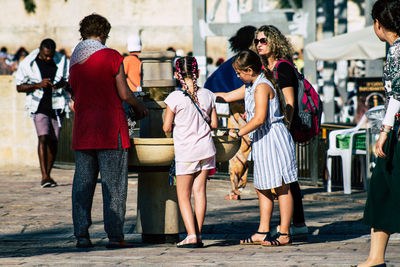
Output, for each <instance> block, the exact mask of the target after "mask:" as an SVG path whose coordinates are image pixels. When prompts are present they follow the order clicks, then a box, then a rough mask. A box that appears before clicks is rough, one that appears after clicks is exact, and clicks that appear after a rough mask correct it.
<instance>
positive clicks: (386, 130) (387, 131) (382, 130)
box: [379, 124, 392, 133]
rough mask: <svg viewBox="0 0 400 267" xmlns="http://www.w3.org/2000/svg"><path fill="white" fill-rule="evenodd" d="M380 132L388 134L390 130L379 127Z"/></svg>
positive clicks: (382, 126)
mask: <svg viewBox="0 0 400 267" xmlns="http://www.w3.org/2000/svg"><path fill="white" fill-rule="evenodd" d="M379 130H380V131H381V132H384V133H390V131H391V130H392V129H391V128H386V127H385V125H383V124H382V125H381V128H380V129H379Z"/></svg>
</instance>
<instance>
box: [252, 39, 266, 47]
mask: <svg viewBox="0 0 400 267" xmlns="http://www.w3.org/2000/svg"><path fill="white" fill-rule="evenodd" d="M258 43H261V44H263V45H265V44H267V38H260V39H254V44H255V45H258Z"/></svg>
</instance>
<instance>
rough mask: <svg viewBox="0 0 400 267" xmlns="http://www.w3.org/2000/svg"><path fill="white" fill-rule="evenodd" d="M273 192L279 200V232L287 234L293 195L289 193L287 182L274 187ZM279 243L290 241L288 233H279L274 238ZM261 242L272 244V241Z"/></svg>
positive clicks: (291, 212)
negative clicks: (279, 234)
mask: <svg viewBox="0 0 400 267" xmlns="http://www.w3.org/2000/svg"><path fill="white" fill-rule="evenodd" d="M275 192H276V194H277V195H278V201H279V211H280V215H281V224H280V226H279V229H280V231H279V232H280V233H282V234H288V233H289V227H290V221H291V219H292V214H293V197H292V194H291V193H290V187H289V185H287V184H283V185H282V186H280V187H278V188H275ZM276 239H277V240H278V241H279V243H280V244H282V245H284V244H288V243H289V242H290V237H289V235H281V236H278V237H277V238H276ZM263 244H265V245H267V246H269V245H273V242H270V241H265V242H264V243H263Z"/></svg>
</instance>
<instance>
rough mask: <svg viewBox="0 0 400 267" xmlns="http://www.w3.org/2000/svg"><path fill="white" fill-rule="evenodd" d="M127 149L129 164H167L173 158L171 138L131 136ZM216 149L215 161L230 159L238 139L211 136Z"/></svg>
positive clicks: (237, 146)
mask: <svg viewBox="0 0 400 267" xmlns="http://www.w3.org/2000/svg"><path fill="white" fill-rule="evenodd" d="M131 140H132V147H133V148H134V149H129V156H128V159H129V162H128V165H129V166H169V165H170V164H171V161H172V159H173V158H174V141H173V139H172V138H133V139H131ZM213 140H214V145H215V148H216V150H217V154H216V161H217V162H225V161H228V160H230V159H231V158H232V157H233V156H234V155H235V154H236V152H237V151H238V150H239V147H240V139H238V138H232V137H231V136H227V135H225V136H213Z"/></svg>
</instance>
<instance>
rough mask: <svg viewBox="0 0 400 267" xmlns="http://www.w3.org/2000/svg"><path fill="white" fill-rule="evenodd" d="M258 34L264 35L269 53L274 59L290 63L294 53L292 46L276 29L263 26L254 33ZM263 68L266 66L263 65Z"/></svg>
mask: <svg viewBox="0 0 400 267" xmlns="http://www.w3.org/2000/svg"><path fill="white" fill-rule="evenodd" d="M258 33H264V35H265V37H267V42H268V45H269V47H270V49H271V53H272V55H273V56H274V57H275V58H277V59H279V58H284V59H287V60H289V61H292V57H293V53H294V50H293V47H292V44H291V43H290V41H289V40H288V39H287V38H286V37H285V35H283V34H282V33H281V31H280V30H279V29H278V28H276V27H275V26H273V25H263V26H261V27H260V28H258V30H257V31H256V35H257V34H258ZM262 59H263V58H262ZM263 60H266V59H263ZM263 64H264V61H263ZM264 66H266V65H265V64H264Z"/></svg>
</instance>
